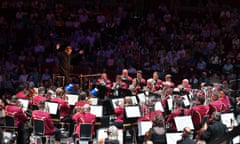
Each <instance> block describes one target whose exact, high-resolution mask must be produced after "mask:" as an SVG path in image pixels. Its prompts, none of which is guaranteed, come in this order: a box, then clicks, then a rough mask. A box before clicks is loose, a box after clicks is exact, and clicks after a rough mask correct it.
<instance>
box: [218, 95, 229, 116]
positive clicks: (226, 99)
mask: <svg viewBox="0 0 240 144" xmlns="http://www.w3.org/2000/svg"><path fill="white" fill-rule="evenodd" d="M219 100H220V101H221V102H222V103H223V111H222V112H223V113H226V112H228V111H229V108H230V101H229V97H228V96H225V97H224V98H219Z"/></svg>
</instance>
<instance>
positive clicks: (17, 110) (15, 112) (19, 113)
mask: <svg viewBox="0 0 240 144" xmlns="http://www.w3.org/2000/svg"><path fill="white" fill-rule="evenodd" d="M5 111H6V115H9V116H14V120H15V121H14V126H15V127H19V125H20V124H24V122H25V121H26V119H27V115H26V114H25V113H24V112H23V110H22V108H21V107H18V106H15V105H7V106H6V107H5Z"/></svg>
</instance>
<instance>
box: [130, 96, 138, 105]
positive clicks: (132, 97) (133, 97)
mask: <svg viewBox="0 0 240 144" xmlns="http://www.w3.org/2000/svg"><path fill="white" fill-rule="evenodd" d="M130 97H131V99H132V104H133V105H136V104H138V101H137V98H136V96H130Z"/></svg>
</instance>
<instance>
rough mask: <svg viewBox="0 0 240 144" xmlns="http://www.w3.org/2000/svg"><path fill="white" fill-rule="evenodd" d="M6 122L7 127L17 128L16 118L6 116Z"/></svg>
mask: <svg viewBox="0 0 240 144" xmlns="http://www.w3.org/2000/svg"><path fill="white" fill-rule="evenodd" d="M5 120H6V122H5V125H6V126H7V127H12V128H14V127H15V120H14V116H11V115H6V117H5Z"/></svg>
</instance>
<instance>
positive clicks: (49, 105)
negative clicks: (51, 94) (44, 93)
mask: <svg viewBox="0 0 240 144" xmlns="http://www.w3.org/2000/svg"><path fill="white" fill-rule="evenodd" d="M46 106H47V108H48V110H49V113H50V114H53V115H56V114H57V111H58V103H56V102H48V101H46Z"/></svg>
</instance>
